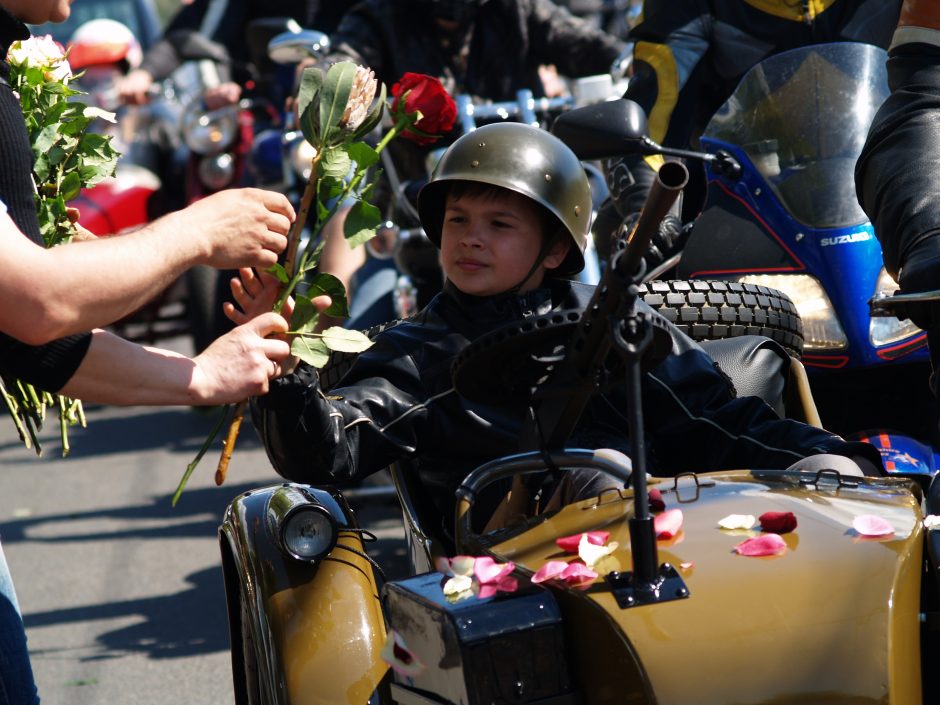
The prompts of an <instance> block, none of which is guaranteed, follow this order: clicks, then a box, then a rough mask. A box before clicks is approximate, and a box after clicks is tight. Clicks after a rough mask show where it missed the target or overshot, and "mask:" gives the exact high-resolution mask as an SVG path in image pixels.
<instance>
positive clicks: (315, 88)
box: [297, 66, 323, 145]
mask: <svg viewBox="0 0 940 705" xmlns="http://www.w3.org/2000/svg"><path fill="white" fill-rule="evenodd" d="M322 87H323V71H321V70H320V69H318V68H317V67H316V66H308V67H307V68H305V69H304V72H303V73H302V74H301V76H300V90H299V91H298V92H297V112H298V113H300V114H301V115H303V114H304V113H305V112H307V108H308V107H310V105H311V104H312V103H314V99H315V98H316V97H317V94H318V93H319V92H320V89H321V88H322ZM305 134H306V133H305ZM307 141H308V142H310V144H312V145H316V144H317V143H316V141H314V140H311V139H309V138H308V139H307Z"/></svg>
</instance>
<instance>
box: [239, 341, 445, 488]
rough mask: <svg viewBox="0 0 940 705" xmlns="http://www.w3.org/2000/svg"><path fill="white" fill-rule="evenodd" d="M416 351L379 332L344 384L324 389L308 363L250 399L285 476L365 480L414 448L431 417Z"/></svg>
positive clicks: (312, 481)
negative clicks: (400, 346)
mask: <svg viewBox="0 0 940 705" xmlns="http://www.w3.org/2000/svg"><path fill="white" fill-rule="evenodd" d="M426 406H427V404H426V395H425V394H424V393H423V387H422V384H421V379H420V375H419V374H418V368H417V365H416V364H415V361H414V359H413V358H412V357H411V356H410V355H408V354H405V353H403V352H402V351H401V350H400V349H398V347H397V346H395V345H394V344H392V343H390V342H389V341H386V340H382V339H379V340H377V341H376V342H375V344H374V345H373V347H372V348H370V349H369V350H367V351H366V352H363V353H360V355H359V357H358V358H357V360H356V362H355V363H354V364H353V366H352V368H351V369H350V370H349V372H348V373H347V374H346V376H345V377H344V378H343V380H342V386H340V387H337V388H335V389H331V390H329V391H328V392H324V391H323V390H322V389H321V387H320V384H319V378H318V374H317V372H316V370H315V369H313V368H311V367H309V366H306V365H302V366H301V367H300V368H299V369H298V371H297V372H295V373H294V374H292V375H287V376H286V377H284V378H281V379H279V380H276V381H275V384H274V385H273V386H272V389H271V391H270V392H269V393H268V394H267V395H265V396H264V397H260V398H257V399H255V400H253V402H252V420H253V423H254V425H255V427H256V429H257V430H258V432H259V434H260V436H261V438H262V441H263V442H264V446H265V449H266V451H267V453H268V458H269V459H270V460H271V463H272V465H273V466H274V468H275V470H277V472H278V473H279V474H280V475H282V476H283V477H285V478H287V479H289V480H294V481H297V482H306V483H310V484H337V483H343V482H350V481H355V480H360V479H362V478H363V477H365V476H367V475H369V474H371V473H374V472H377V471H379V470H381V469H383V468H385V467H387V466H388V465H389V464H391V463H392V462H394V461H395V460H398V459H401V458H404V457H407V456H409V455H412V454H413V453H414V452H415V450H416V448H417V443H418V437H419V435H420V433H421V429H422V426H423V424H424V423H425V421H426V419H427V409H426Z"/></svg>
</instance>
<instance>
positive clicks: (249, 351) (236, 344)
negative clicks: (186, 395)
mask: <svg viewBox="0 0 940 705" xmlns="http://www.w3.org/2000/svg"><path fill="white" fill-rule="evenodd" d="M286 332H287V321H285V320H284V318H282V317H281V316H279V315H278V314H276V313H273V312H269V313H265V314H262V315H260V316H257V317H256V318H253V319H252V320H250V321H249V322H247V323H245V324H243V325H240V326H238V327H237V328H235V329H233V330H231V331H229V332H228V333H226V334H225V335H223V336H221V337H220V338H218V339H217V340H216V341H215V342H213V343H212V345H210V346H209V347H208V348H206V349H205V350H204V351H203V352H202V353H201V354H199V355H197V356H196V357H195V358H194V362H195V363H196V365H195V369H194V370H193V379H192V383H191V388H192V390H193V392H194V394H195V396H196V399H197V401H195V402H194V403H196V404H205V405H214V404H228V403H235V402H240V401H243V400H245V399H247V398H248V397H252V396H258V395H261V394H267V392H268V383H269V382H270V380H271V379H273V378H274V377H277V376H279V375H280V374H281V373H282V370H281V366H282V364H284V363H285V362H286V361H287V360H288V358H289V357H290V345H289V344H288V343H287V342H286V341H284V340H282V339H280V338H277V337H268V336H276V335H278V334H282V333H286Z"/></svg>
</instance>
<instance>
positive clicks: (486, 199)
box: [233, 123, 881, 526]
mask: <svg viewBox="0 0 940 705" xmlns="http://www.w3.org/2000/svg"><path fill="white" fill-rule="evenodd" d="M419 212H420V215H421V220H422V224H423V226H424V228H425V231H426V232H427V234H428V237H429V238H430V239H431V240H432V241H433V242H434V243H435V244H436V245H437V246H438V247H439V248H440V250H441V260H442V266H443V270H444V272H445V274H446V277H447V281H446V283H445V285H444V289H443V291H442V292H441V293H440V294H439V295H438V296H437V297H435V298H434V299H433V300H432V302H431V303H430V304H429V305H428V306H427V307H426V308H425V309H424V310H422V311H421V312H420V313H418V314H417V315H416V316H415V317H414V318H412V319H409V320H405V321H403V322H401V323H399V324H397V325H393V326H391V327H389V328H387V329H385V330H384V331H382V332H381V333H379V334H378V335H376V337H375V338H374V344H373V346H372V347H371V348H370V349H368V350H367V351H365V352H363V353H361V354H360V355H359V356H358V358H357V359H356V361H355V362H354V363H353V365H352V367H351V369H350V370H349V372H348V373H347V374H346V375H345V377H344V378H343V379H342V380H341V382H340V384H339V386H338V387H336V388H333V389H330V390H329V391H328V392H324V391H323V390H322V389H321V387H320V384H319V379H318V373H317V371H316V370H315V369H314V368H312V367H309V366H307V365H305V364H301V365H300V366H299V367H298V368H297V369H296V370H295V371H294V372H293V373H291V374H288V375H286V376H284V377H282V378H280V379H278V380H276V381H275V382H274V383H273V384H272V389H271V391H270V393H268V394H267V395H265V396H263V397H260V398H258V399H256V400H255V402H254V409H253V412H254V421H255V424H256V426H257V428H258V430H259V432H260V434H261V436H262V438H263V441H264V444H265V447H266V449H267V451H268V455H269V457H270V459H271V461H272V463H273V464H274V467H275V469H276V470H277V472H278V473H279V474H281V475H282V476H284V477H285V478H288V479H290V480H293V481H297V482H302V483H307V484H314V485H316V484H342V483H344V482H348V481H352V480H358V479H361V478H362V477H364V476H366V475H368V474H370V473H374V472H376V471H379V470H381V469H383V468H385V467H387V466H388V465H389V464H391V463H393V462H395V461H399V460H403V459H407V460H409V461H410V463H411V465H412V466H413V467H414V471H415V472H417V473H419V477H420V480H421V483H422V485H423V486H424V488H426V490H427V494H428V495H429V498H430V500H431V501H432V502H433V503H434V504H435V505H436V508H437V509H438V510H439V512H440V513H441V516H442V517H452V516H453V510H454V491H455V489H456V488H457V487H458V485H459V484H460V482H461V481H462V480H463V479H464V478H465V477H466V475H467V474H468V473H469V472H470V471H471V470H473V469H474V468H475V467H477V466H479V465H480V464H482V463H484V462H486V461H489V460H491V459H493V458H496V457H499V456H504V455H508V454H512V453H516V452H518V451H519V435H520V428H521V427H522V423H523V411H522V410H521V408H520V409H519V410H518V411H517V412H516V413H514V412H512V411H510V410H508V409H506V408H496V407H495V406H491V405H485V404H478V403H473V402H471V401H469V400H467V399H466V398H464V397H462V396H461V395H460V394H459V393H458V392H457V390H456V389H455V386H454V382H453V378H452V374H451V367H452V363H453V361H454V358H455V357H456V356H457V355H458V354H459V353H460V352H461V351H462V350H464V349H465V348H466V347H467V346H468V345H469V344H471V343H472V342H473V341H474V340H476V339H478V338H479V337H480V336H481V335H483V334H485V333H488V332H490V331H492V330H494V329H495V328H497V327H499V326H502V325H505V324H507V323H509V322H511V321H518V320H521V319H522V318H524V317H526V316H532V315H538V314H545V313H547V312H549V311H556V310H563V309H583V307H584V305H585V304H586V302H587V301H588V300H589V299H590V297H591V294H592V292H593V287H590V286H587V285H583V284H580V283H577V282H573V281H570V280H569V279H567V278H566V277H567V276H569V275H572V274H575V273H576V272H578V271H579V270H580V269H581V267H582V266H583V264H584V260H583V257H582V251H583V248H584V246H585V242H586V238H587V236H588V233H589V228H590V218H591V194H590V189H589V186H588V182H587V179H586V177H585V175H584V171H583V169H582V167H581V165H580V163H579V161H578V158H577V157H576V156H575V154H574V153H573V152H572V151H571V150H570V149H569V148H568V147H567V146H566V145H565V144H564V143H562V142H561V141H560V140H559V139H557V138H556V137H554V136H553V135H551V134H549V133H547V132H545V131H543V130H539V129H536V128H533V127H529V126H526V125H522V124H518V123H503V124H496V125H489V126H486V127H483V128H480V129H478V130H476V131H474V132H473V133H470V134H468V135H465V136H464V137H461V138H460V139H459V140H457V141H456V142H455V143H454V144H453V145H452V146H451V147H450V148H449V149H448V151H447V152H446V154H445V155H444V157H443V158H442V160H441V161H440V163H439V165H438V167H437V169H436V171H435V173H434V176H433V178H432V180H431V182H430V183H429V184H428V185H427V186H425V187H424V188H423V190H422V191H421V194H420V197H419ZM271 288H273V287H272V286H271V280H267V279H259V278H257V277H254V276H252V275H251V274H250V273H246V274H245V275H244V281H243V285H242V287H238V286H236V287H234V290H235V293H236V300H237V301H238V302H239V304H240V305H241V306H242V308H243V309H245V310H246V311H249V312H250V309H251V308H252V307H253V306H264V305H267V306H270V303H271V301H272V300H273V295H272V293H271V291H270V289H271ZM650 314H651V315H655V314H652V312H651V311H650ZM233 315H234V318H235V319H236V320H238V314H237V313H235V314H233ZM669 331H670V335H671V343H672V348H671V352H670V354H669V355H668V356H667V357H666V359H665V360H664V361H663V362H661V363H659V364H658V365H656V366H655V367H654V368H653V369H652V370H651V371H649V372H648V373H646V374H645V375H644V382H643V390H642V393H643V400H644V413H645V419H646V428H647V435H648V438H647V448H648V449H649V456H650V457H649V458H648V467H649V468H650V471H651V472H652V473H653V474H670V475H671V474H676V473H679V472H683V471H689V470H694V471H696V472H704V471H710V470H722V469H730V468H746V467H754V468H786V467H788V466H791V465H793V464H794V463H797V462H801V461H803V460H804V459H805V458H807V457H809V456H818V455H819V454H831V455H836V456H843V457H841V458H833V459H832V461H833V462H834V463H836V464H837V465H840V463H841V465H840V469H841V470H843V471H844V470H845V468H848V471H849V472H853V473H855V474H863V470H862V467H863V468H864V471H865V472H866V473H868V474H877V473H878V472H879V469H880V467H881V461H880V457H879V455H878V453H877V451H876V450H875V449H874V447H872V446H870V445H868V444H864V443H850V442H846V441H845V440H843V439H842V438H840V437H838V436H835V435H833V434H831V433H828V432H826V431H824V430H822V429H819V428H816V427H813V426H809V425H806V424H803V423H799V422H796V421H793V420H789V419H781V418H780V417H779V416H778V415H777V414H776V413H775V412H774V411H773V410H772V409H771V408H770V406H768V405H767V404H766V403H765V402H764V401H762V400H761V399H758V398H756V397H737V396H736V394H735V390H734V389H733V387H732V385H731V384H730V383H729V381H728V379H727V378H726V377H725V376H724V375H723V374H722V373H721V372H720V371H719V370H718V369H717V368H716V365H715V363H714V362H713V360H712V359H711V358H710V357H709V356H708V355H707V354H706V353H705V352H704V350H703V349H702V348H701V347H700V346H699V345H697V344H696V343H694V342H693V341H692V340H690V339H689V338H688V337H687V336H685V335H683V334H682V333H680V332H679V331H678V330H677V329H675V328H674V327H671V326H669ZM626 409H627V405H626V398H625V394H624V390H623V385H618V386H614V387H613V388H611V389H609V390H605V391H599V392H598V393H597V394H596V395H595V396H594V398H593V399H592V401H591V403H590V404H589V406H588V407H587V409H586V410H585V411H584V413H583V414H582V416H581V418H580V421H579V422H578V425H577V427H576V429H575V431H574V434H573V436H572V437H571V438H570V440H569V442H568V446H569V447H581V448H614V449H616V450H620V451H622V452H624V453H628V452H629V448H630V444H629V438H628V432H627V428H628V426H627V416H626V414H627V412H626ZM849 458H853V459H854V460H855V461H856V462H851V461H850V460H849ZM856 463H857V464H856ZM832 466H833V465H830V467H832ZM859 466H862V467H859ZM616 483H617V481H615V480H613V479H612V478H609V477H607V476H603V475H591V476H588V477H585V476H583V475H582V476H580V477H578V478H577V481H576V482H575V483H574V486H573V487H568V488H567V490H566V492H567V496H565V497H564V498H563V499H564V501H570V500H573V499H575V498H579V497H584V496H592V495H594V494H597V492H598V491H599V490H600V489H602V488H603V487H605V486H612V485H614V484H616ZM480 508H481V509H482V510H483V511H482V512H481V515H484V516H485V515H486V508H484V507H483V506H481V507H480ZM490 509H492V507H490ZM444 524H445V526H446V522H444Z"/></svg>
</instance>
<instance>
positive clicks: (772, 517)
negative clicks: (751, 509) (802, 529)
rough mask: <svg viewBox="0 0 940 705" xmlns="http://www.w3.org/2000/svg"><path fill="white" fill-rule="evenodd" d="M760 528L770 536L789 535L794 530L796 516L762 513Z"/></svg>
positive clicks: (780, 513) (791, 514)
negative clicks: (770, 534)
mask: <svg viewBox="0 0 940 705" xmlns="http://www.w3.org/2000/svg"><path fill="white" fill-rule="evenodd" d="M760 528H761V529H763V530H764V531H769V532H770V533H772V534H789V533H790V532H791V531H793V530H794V529H795V528H796V516H795V515H794V514H793V512H764V513H763V514H761V515H760Z"/></svg>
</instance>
